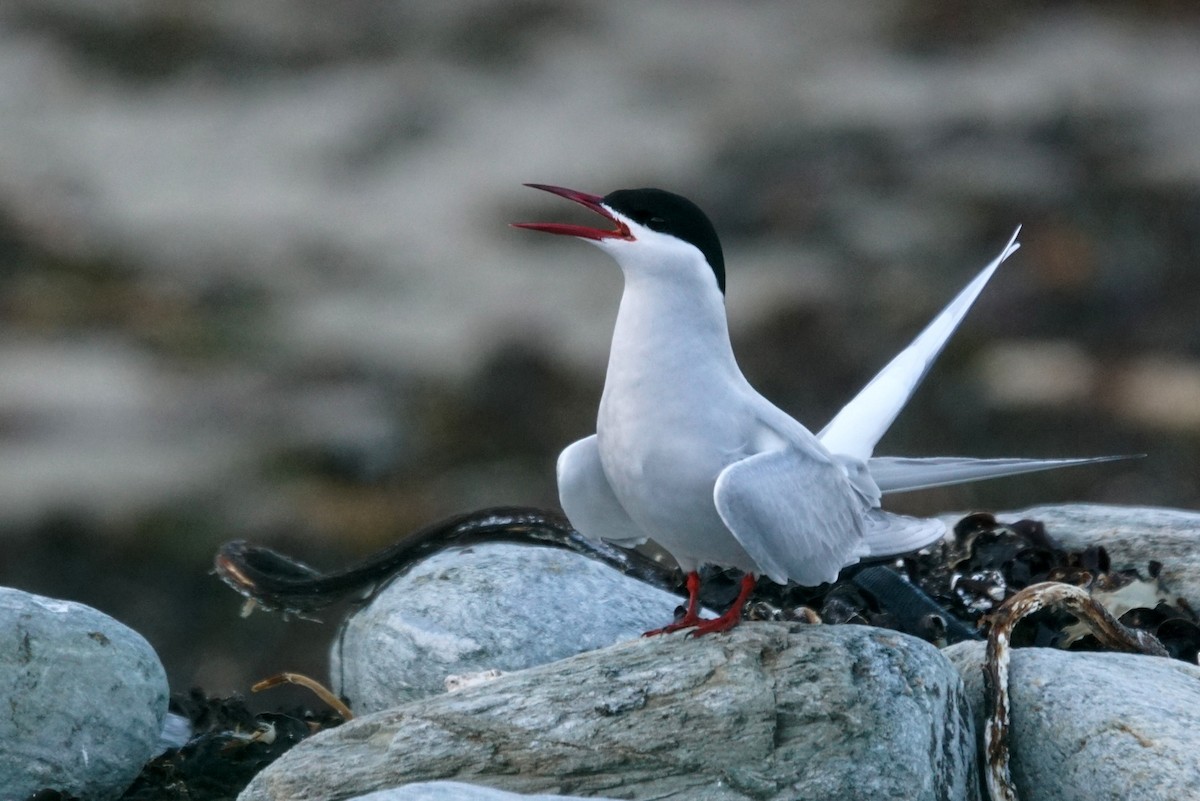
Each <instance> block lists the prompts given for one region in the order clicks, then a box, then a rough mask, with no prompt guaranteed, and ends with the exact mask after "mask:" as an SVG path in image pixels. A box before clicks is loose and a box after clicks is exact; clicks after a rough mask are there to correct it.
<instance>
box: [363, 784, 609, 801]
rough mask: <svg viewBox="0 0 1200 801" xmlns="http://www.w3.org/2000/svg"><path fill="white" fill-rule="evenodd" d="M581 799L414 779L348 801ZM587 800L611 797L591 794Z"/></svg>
mask: <svg viewBox="0 0 1200 801" xmlns="http://www.w3.org/2000/svg"><path fill="white" fill-rule="evenodd" d="M576 799H579V801H583V796H578V795H569V796H568V795H522V794H521V793H509V792H505V791H504V790H495V789H493V788H491V787H480V786H479V785H478V784H464V783H463V782H417V783H416V784H406V785H404V786H403V787H393V788H392V789H390V790H378V791H376V792H374V793H367V794H366V795H360V796H358V797H357V798H354V799H351V801H576ZM587 801H611V800H610V799H605V798H599V797H597V796H591V797H590V798H589V799H587Z"/></svg>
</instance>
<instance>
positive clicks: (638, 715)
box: [239, 623, 978, 801]
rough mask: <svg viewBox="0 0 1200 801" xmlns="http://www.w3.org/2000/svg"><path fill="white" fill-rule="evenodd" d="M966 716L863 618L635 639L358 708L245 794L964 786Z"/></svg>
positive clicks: (949, 684) (951, 689) (874, 793)
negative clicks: (416, 786) (447, 787)
mask: <svg viewBox="0 0 1200 801" xmlns="http://www.w3.org/2000/svg"><path fill="white" fill-rule="evenodd" d="M974 741H975V732H974V726H973V722H972V720H971V718H970V712H969V709H968V707H967V706H966V703H965V697H964V695H963V692H962V689H961V685H960V679H959V677H958V674H957V672H956V671H955V670H954V668H953V667H952V666H951V665H950V664H948V663H947V662H946V660H945V658H944V657H943V656H942V655H941V654H940V653H939V652H938V651H937V650H936V649H935V648H933V647H932V646H930V645H928V644H926V643H924V642H921V641H919V640H916V639H913V638H911V637H907V636H905V635H902V634H896V633H893V632H889V631H885V630H882V629H875V628H869V627H860V626H839V627H832V626H829V627H824V626H814V627H805V626H795V627H792V628H789V627H788V626H787V625H784V624H779V623H753V624H746V625H743V626H741V627H739V628H737V629H735V630H734V631H733V632H731V633H730V634H729V635H728V636H724V635H723V636H711V637H705V638H701V639H690V638H686V637H684V636H680V635H673V636H669V637H662V638H652V639H638V640H633V641H629V642H625V643H621V644H619V645H616V646H613V647H611V648H607V649H603V650H600V651H593V652H590V653H586V654H581V655H579V656H576V657H572V658H570V659H566V660H562V661H559V662H556V663H553V664H550V665H543V666H540V667H537V668H531V669H529V670H525V671H521V672H518V673H512V674H508V675H505V676H501V677H500V678H497V679H495V680H494V681H490V682H486V683H483V684H480V685H476V686H473V687H469V688H467V689H464V690H461V691H459V692H454V693H447V694H443V695H439V696H434V697H430V698H425V699H422V700H420V701H415V702H412V703H409V704H406V705H404V706H401V707H397V708H395V709H391V710H386V711H384V712H380V713H376V714H372V715H367V716H365V717H361V718H357V719H355V720H353V721H351V722H349V723H347V724H345V725H344V726H341V727H339V728H337V729H333V730H331V731H328V732H325V733H322V734H319V735H316V736H315V737H313V738H311V739H309V740H307V741H305V742H304V743H301V744H300V745H298V746H297V747H296V748H294V749H292V750H291V751H290V752H288V753H287V754H286V755H284V756H283V757H282V758H281V759H280V760H278V761H277V762H275V763H274V764H273V765H271V766H270V767H268V768H267V769H266V770H264V771H263V772H262V773H260V774H259V775H258V776H257V777H256V778H255V779H254V781H252V782H251V783H250V785H249V786H248V787H247V788H246V790H245V791H244V792H243V793H242V795H241V796H239V798H240V801H268V799H272V800H274V801H281V800H282V799H288V800H289V801H305V800H306V799H345V798H352V797H354V796H355V795H358V794H362V793H365V792H369V791H372V790H376V789H380V788H387V787H393V786H395V785H396V784H397V783H399V782H404V781H409V782H411V781H423V780H432V779H464V780H469V781H472V782H480V783H486V784H488V785H490V786H494V787H498V788H501V789H506V790H513V791H518V792H560V793H575V794H581V795H619V796H621V797H623V798H638V799H640V798H664V797H673V798H689V799H697V800H698V801H734V800H735V799H736V800H737V801H745V800H748V799H780V801H782V799H795V798H838V799H887V798H903V799H906V801H919V800H921V799H948V800H952V799H968V798H970V799H974V798H975V797H976V793H977V783H978V777H977V774H976V766H975V756H974Z"/></svg>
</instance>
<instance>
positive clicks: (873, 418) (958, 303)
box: [817, 228, 1021, 460]
mask: <svg viewBox="0 0 1200 801" xmlns="http://www.w3.org/2000/svg"><path fill="white" fill-rule="evenodd" d="M1020 232H1021V229H1020V228H1017V230H1016V231H1014V232H1013V235H1012V239H1010V240H1009V241H1008V244H1007V245H1005V246H1004V250H1003V251H1001V253H1000V255H999V256H997V257H996V258H995V259H994V260H993V261H992V263H991V264H989V265H988V266H987V267H985V268H984V269H983V271H982V272H981V273H979V275H977V276H976V277H975V280H973V281H971V283H969V284H967V286H966V288H965V289H963V290H962V291H961V292H959V293H958V295H957V296H956V297H955V298H954V300H952V301H950V304H949V305H948V306H946V308H944V309H943V310H942V311H941V313H940V314H938V316H937V317H935V318H933V322H931V323H930V324H929V325H928V326H926V327H925V330H924V331H922V332H921V333H920V334H918V335H917V338H916V339H914V340H913V341H912V344H910V345H909V346H908V347H907V348H905V349H904V350H902V351H900V353H899V354H898V355H897V356H896V357H895V358H894V359H892V360H891V361H890V362H888V365H887V366H886V367H884V368H883V369H882V370H881V371H880V372H879V374H878V375H877V376H875V377H874V378H872V379H871V381H870V383H868V384H867V385H866V386H865V387H864V388H863V389H862V391H861V392H859V393H858V394H857V395H856V396H855V397H854V399H853V400H851V401H850V402H849V403H847V404H846V405H845V406H844V407H843V408H842V410H841V411H840V412H838V413H837V416H835V417H834V418H833V420H831V421H830V423H829V425H827V426H825V428H823V429H822V430H821V433H819V434H818V435H817V438H818V439H820V440H821V444H823V445H824V446H825V447H826V448H828V449H829V450H830V452H831V453H839V454H846V455H847V456H854V457H856V458H858V459H863V460H866V459H868V458H870V456H871V453H872V452H873V451H874V450H875V444H876V443H877V442H879V440H880V438H881V437H883V435H884V433H885V432H886V431H887V430H888V427H889V426H891V424H892V421H893V420H895V419H896V415H898V414H900V410H901V409H903V408H904V405H905V404H906V403H908V399H909V398H910V397H912V394H913V392H914V391H915V390H916V388H917V386H918V385H920V383H921V379H922V378H924V377H925V374H926V373H927V372H929V368H930V367H931V366H932V365H933V362H934V359H936V358H937V356H938V354H939V353H941V352H942V348H943V347H945V345H946V341H947V340H949V339H950V335H951V334H953V333H954V329H956V328H958V324H959V323H960V322H962V319H963V317H965V316H966V314H967V311H968V310H969V309H970V308H971V304H972V303H974V302H975V298H977V297H979V293H980V292H982V291H983V287H984V285H986V284H987V282H988V279H989V278H991V277H992V273H994V272H996V268H997V267H999V266H1000V265H1001V264H1002V263H1003V262H1004V260H1005V259H1007V258H1008V257H1009V256H1011V255H1012V254H1013V253H1015V252H1016V251H1017V248H1019V247H1020V245H1018V244H1017V234H1019V233H1020Z"/></svg>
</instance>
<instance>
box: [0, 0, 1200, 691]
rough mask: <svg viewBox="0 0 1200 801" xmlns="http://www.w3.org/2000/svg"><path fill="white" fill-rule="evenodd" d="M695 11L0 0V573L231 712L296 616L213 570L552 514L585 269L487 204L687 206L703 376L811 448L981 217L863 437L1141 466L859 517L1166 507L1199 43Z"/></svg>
mask: <svg viewBox="0 0 1200 801" xmlns="http://www.w3.org/2000/svg"><path fill="white" fill-rule="evenodd" d="M694 9H695V7H694V6H693V5H692V4H689V3H658V4H653V5H652V6H647V5H645V4H635V3H605V4H595V3H583V2H546V1H545V0H526V1H525V2H517V3H507V2H495V1H492V0H471V1H470V2H463V3H454V4H416V3H376V2H367V0H347V1H346V2H340V3H337V4H328V3H321V2H302V1H300V0H287V1H285V0H273V1H272V2H261V3H253V4H248V3H243V2H238V0H224V1H223V2H213V3H206V4H193V3H161V2H138V0H130V1H129V2H123V3H114V4H100V5H97V4H93V3H87V2H81V1H80V0H11V2H8V3H5V4H4V5H3V7H2V8H0V70H2V72H3V74H4V76H5V79H4V81H3V82H0V265H2V267H3V269H4V281H3V282H2V284H0V311H2V314H0V540H2V544H3V547H4V556H3V558H2V559H0V585H2V586H11V587H17V588H20V589H24V590H28V591H32V592H36V593H39V594H43V595H47V596H50V597H54V598H63V599H71V600H76V601H80V602H83V603H87V604H89V605H91V606H93V607H96V608H97V609H100V610H102V611H104V612H106V613H108V614H111V615H112V616H114V617H115V618H117V619H119V620H121V621H122V622H124V623H126V624H127V625H129V626H130V627H131V628H133V629H134V630H136V631H137V632H139V633H141V634H142V635H143V636H144V637H145V638H146V639H147V640H149V641H150V642H151V643H152V644H153V645H154V647H155V649H156V650H157V651H158V653H159V655H160V656H161V658H162V661H163V663H164V665H165V667H166V672H167V676H168V678H169V681H170V686H171V687H172V688H173V689H177V690H181V691H182V690H185V689H186V688H188V687H190V686H193V685H199V686H202V687H204V688H206V689H207V690H209V691H211V692H214V693H227V692H245V691H246V688H247V687H248V686H249V684H250V683H252V682H253V681H255V680H257V679H259V678H262V677H263V676H265V675H269V674H271V673H274V672H277V671H278V670H281V669H293V670H301V671H306V672H312V673H316V674H320V673H321V672H322V671H323V670H324V669H325V666H324V663H325V659H326V648H325V643H326V642H328V640H329V639H330V638H331V637H332V635H333V631H332V627H331V626H330V625H329V624H326V625H324V626H321V625H319V624H314V623H307V622H294V623H290V624H286V625H285V624H283V623H281V622H280V621H279V620H278V619H274V618H268V617H264V616H254V617H251V618H249V619H247V620H239V619H238V618H237V617H236V613H237V600H236V598H235V597H233V596H232V595H231V594H230V593H228V591H227V590H225V589H224V588H222V587H221V586H220V585H219V583H218V582H217V581H216V579H215V578H214V577H212V576H211V575H208V572H207V571H208V570H209V566H210V560H211V556H212V554H213V552H214V551H215V549H216V547H217V545H218V544H219V543H221V542H224V541H226V540H229V539H233V538H236V537H246V538H249V539H253V540H256V541H260V542H270V543H272V544H275V545H278V546H279V547H281V548H283V549H285V550H288V551H290V552H294V553H298V554H303V556H304V557H305V558H306V559H307V560H308V561H310V562H312V563H313V564H319V565H322V566H332V565H337V564H343V563H346V562H348V561H350V560H352V559H353V558H354V557H355V556H356V555H357V554H361V553H364V552H367V551H369V550H372V549H373V548H375V547H377V546H378V545H379V544H380V543H382V542H384V541H387V540H390V539H392V538H393V537H394V536H395V535H396V534H398V533H401V532H404V531H408V530H410V529H412V528H415V527H416V526H418V525H420V524H422V523H425V522H428V521H429V520H432V519H435V518H437V517H440V516H443V515H445V514H449V513H452V512H457V511H462V510H467V509H472V508H478V507H482V506H486V505H490V504H496V503H524V504H532V505H552V504H553V503H554V502H555V499H554V487H553V461H554V458H555V456H556V455H557V452H558V450H559V449H561V447H562V446H563V445H565V444H566V443H568V442H570V441H572V440H573V439H574V438H577V437H579V436H581V435H583V434H585V433H587V432H588V431H589V430H590V428H591V425H592V416H593V415H594V408H595V403H596V400H597V398H598V393H599V387H600V381H601V377H602V370H603V364H604V352H605V349H606V347H607V335H608V326H609V325H610V324H611V319H612V315H613V314H614V312H615V304H616V299H617V297H618V295H619V291H620V285H619V277H618V275H617V274H616V271H615V270H613V269H612V268H611V265H610V264H608V263H607V262H606V261H605V260H604V259H603V257H602V256H601V255H600V254H597V253H593V252H591V251H589V250H587V249H586V248H583V247H582V246H580V247H579V248H577V249H576V250H572V249H571V248H570V247H569V245H568V243H562V242H553V243H546V242H541V241H539V240H538V239H537V238H536V237H531V236H530V237H527V236H523V235H522V233H521V232H517V231H512V230H510V229H508V228H507V227H506V223H508V222H510V221H514V220H519V219H530V218H539V217H544V216H546V215H548V214H551V215H554V214H561V213H562V212H563V210H562V208H561V207H560V206H559V205H557V204H554V205H550V204H547V203H545V202H544V201H543V200H542V199H541V198H538V197H537V196H536V193H532V192H530V191H528V190H524V189H522V188H521V187H520V183H521V182H523V181H547V182H552V183H559V184H564V185H568V186H576V187H578V188H580V189H586V190H590V191H596V192H605V191H608V190H611V189H614V188H617V187H620V186H627V185H645V184H658V185H662V186H667V187H670V188H673V189H675V190H677V191H680V192H682V193H684V194H686V195H689V196H690V197H693V198H694V199H696V200H697V201H698V202H699V203H700V204H701V205H703V206H704V207H705V208H706V209H707V210H708V211H709V212H710V213H711V216H712V217H713V218H714V219H715V220H716V221H717V224H718V227H719V228H720V230H721V231H722V234H723V236H724V242H725V247H726V256H727V261H728V263H729V268H730V272H729V306H730V314H731V318H732V319H733V321H734V330H735V334H736V342H735V347H736V348H737V351H738V354H739V357H740V360H741V362H742V364H743V367H744V369H745V372H746V373H747V375H748V376H749V377H750V379H751V380H752V381H753V382H755V383H756V385H758V386H759V387H760V388H761V389H762V390H763V391H764V392H765V393H766V394H767V395H768V396H769V397H771V398H772V399H774V400H776V401H777V402H779V403H780V404H781V405H783V406H784V408H786V409H788V410H789V411H791V412H793V413H794V414H795V415H796V416H797V417H798V418H799V419H801V420H803V421H805V422H807V423H810V424H811V425H812V426H813V427H818V426H820V425H821V424H823V423H824V422H825V420H826V419H827V418H828V416H829V415H830V414H831V413H832V412H833V411H834V410H835V409H837V408H838V407H839V405H840V404H841V402H843V401H844V400H845V399H846V398H848V397H850V396H851V394H852V393H853V392H854V391H855V390H856V389H857V388H858V386H859V385H860V384H861V383H862V382H863V381H865V380H866V379H867V378H868V377H870V376H871V375H872V374H874V372H875V370H876V369H877V368H878V367H879V366H880V364H881V363H882V362H883V361H884V360H886V358H887V357H888V356H889V355H890V354H891V353H892V352H893V351H894V350H895V348H894V347H893V345H894V343H895V342H896V341H903V340H906V339H907V338H908V337H909V336H910V335H911V334H912V333H913V332H915V330H917V329H918V328H919V327H920V325H922V324H923V323H924V321H925V320H926V319H927V318H928V317H929V315H930V313H931V312H932V311H934V310H936V309H937V308H939V307H940V306H941V305H942V303H943V302H944V301H945V299H947V298H948V297H950V296H951V295H952V294H953V293H954V292H955V291H956V290H957V289H958V288H959V287H960V286H961V285H962V284H963V283H964V282H965V281H966V280H967V279H968V278H969V277H970V276H972V275H974V272H975V270H977V269H978V268H979V267H980V266H982V265H983V264H984V263H986V261H987V260H988V259H990V258H991V256H992V255H994V252H995V250H996V249H997V248H998V247H999V246H1000V245H1001V244H1002V243H1003V241H1004V240H1005V238H1006V237H1007V235H1008V234H1009V233H1010V232H1011V230H1012V229H1013V228H1014V227H1015V226H1016V225H1017V224H1018V223H1020V224H1023V225H1024V226H1025V227H1024V229H1023V230H1024V233H1023V235H1022V241H1023V243H1024V246H1023V248H1022V250H1021V252H1020V254H1019V256H1018V257H1016V258H1014V260H1013V261H1012V263H1011V264H1009V265H1006V266H1005V268H1004V270H1003V272H1002V273H1001V274H1000V275H998V276H997V279H996V281H995V282H994V285H993V286H991V287H989V289H988V290H987V292H986V293H985V295H984V297H983V298H981V300H980V302H979V304H978V308H977V309H975V310H974V311H973V312H972V314H971V316H970V317H969V318H968V320H967V322H966V324H965V325H964V327H963V329H962V331H961V332H960V333H959V334H958V335H957V336H956V337H955V339H954V340H953V342H952V343H951V346H950V348H949V350H948V351H947V353H946V354H945V356H944V357H943V358H942V359H941V360H940V361H939V364H938V366H937V368H936V373H935V374H933V375H932V376H931V380H930V381H929V382H928V384H927V386H926V387H925V388H924V389H923V390H922V391H921V393H920V394H919V395H918V396H917V397H916V398H915V399H914V402H913V403H912V405H911V407H910V408H909V409H907V410H906V411H905V413H904V415H903V416H902V417H901V419H900V420H899V421H898V423H897V425H896V427H895V429H894V430H893V432H891V433H890V434H889V436H888V438H887V439H886V440H885V442H884V447H885V449H886V450H887V451H888V452H891V453H903V454H911V455H923V454H940V453H962V454H970V455H980V456H986V455H1022V456H1050V455H1091V454H1103V453H1146V454H1149V456H1148V458H1146V459H1144V460H1140V461H1137V462H1129V463H1122V464H1119V465H1114V466H1101V467H1099V468H1095V469H1087V470H1078V471H1063V472H1061V473H1055V474H1047V475H1038V476H1032V477H1026V478H1017V479H1012V480H1006V481H1002V482H994V483H991V484H981V485H975V486H972V487H964V488H951V489H947V490H942V491H937V492H929V493H922V494H918V495H913V496H911V497H903V498H898V499H896V503H895V504H893V508H895V509H897V510H901V511H908V512H913V513H922V514H932V513H939V512H943V511H945V510H948V509H969V508H1013V507H1020V506H1026V505H1029V504H1031V503H1035V502H1046V501H1059V500H1080V501H1102V502H1120V503H1133V504H1139V505H1168V506H1177V507H1185V508H1188V507H1191V508H1195V507H1197V505H1198V504H1200V485H1197V482H1196V479H1195V476H1196V475H1197V467H1198V465H1197V461H1198V459H1197V455H1198V453H1200V451H1198V450H1197V437H1198V434H1200V361H1198V360H1197V359H1198V355H1200V324H1197V320H1196V315H1195V308H1196V299H1197V298H1198V297H1200V272H1198V271H1197V270H1196V269H1195V266H1196V258H1197V254H1198V253H1200V142H1197V140H1196V138H1195V136H1194V132H1195V131H1196V130H1198V129H1200V51H1197V49H1196V48H1195V46H1194V45H1195V41H1196V36H1197V34H1198V33H1200V31H1198V28H1200V15H1197V14H1196V12H1195V11H1193V10H1192V9H1190V8H1189V7H1187V5H1186V4H1175V3H1151V4H1140V5H1139V6H1138V7H1137V9H1131V8H1128V7H1126V6H1125V5H1123V4H1115V3H1112V4H1108V3H1101V4H1083V3H1070V2H1063V3H1055V4H1050V5H1049V6H1046V5H1044V4H1029V3H1023V2H1010V3H1003V4H989V5H988V7H987V9H986V10H984V9H975V10H963V9H959V8H957V6H952V5H951V4H946V3H939V2H935V1H934V0H915V1H914V0H909V1H908V2H885V3H874V2H871V3H868V2H849V3H840V4H837V7H836V8H834V7H832V6H831V5H830V4H796V3H789V2H760V3H755V4H754V6H753V9H752V10H750V9H747V8H746V7H745V6H743V5H742V4H735V3H715V2H714V3H705V4H703V8H702V13H701V11H697V10H694ZM337 617H338V615H337V613H336V612H331V614H330V615H329V619H330V620H336V619H337ZM275 700H276V699H275V698H272V699H271V701H270V702H269V704H270V705H273V704H274V703H275Z"/></svg>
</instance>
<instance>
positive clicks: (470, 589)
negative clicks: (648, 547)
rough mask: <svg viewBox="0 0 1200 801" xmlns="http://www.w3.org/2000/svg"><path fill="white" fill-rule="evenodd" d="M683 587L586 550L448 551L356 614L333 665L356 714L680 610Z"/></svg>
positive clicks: (606, 641)
mask: <svg viewBox="0 0 1200 801" xmlns="http://www.w3.org/2000/svg"><path fill="white" fill-rule="evenodd" d="M681 602H682V599H681V598H680V597H678V596H676V595H672V594H670V593H667V592H663V591H661V590H657V589H655V588H654V587H651V586H649V585H647V584H645V583H643V582H641V581H636V580H634V579H631V578H627V577H626V576H624V575H623V574H621V573H619V572H617V571H615V570H612V569H611V568H608V567H607V566H605V565H603V564H601V563H599V562H597V561H595V560H593V559H588V558H587V557H584V556H580V555H579V554H575V553H571V552H569V551H563V550H559V549H557V548H538V547H526V546H520V545H511V544H495V545H486V546H477V547H475V548H471V549H467V550H453V551H445V552H442V553H440V554H436V555H434V556H432V557H430V558H429V559H427V560H425V561H423V562H421V563H420V564H418V565H416V566H415V567H414V568H413V569H412V570H411V571H410V572H409V573H407V574H406V575H404V576H401V577H399V578H398V579H396V580H395V581H394V582H392V583H391V584H390V585H389V586H388V587H386V588H385V589H384V590H383V591H382V592H381V593H380V594H379V595H378V596H377V597H376V598H375V599H374V600H372V602H371V603H370V605H368V606H367V607H365V608H363V609H362V610H360V611H359V612H357V613H356V614H354V615H353V616H352V617H350V618H349V619H348V620H347V621H346V623H345V624H344V625H343V627H342V631H341V634H340V636H339V637H338V638H337V639H336V640H335V641H334V644H333V649H332V655H331V661H332V667H331V671H330V672H331V675H332V677H333V684H334V688H335V690H336V691H337V692H339V693H340V694H342V695H344V696H345V697H347V698H349V699H350V704H351V707H352V708H353V709H354V711H355V712H356V713H358V714H362V713H364V712H375V711H378V710H381V709H387V708H389V707H393V706H396V705H397V704H400V703H403V702H405V701H410V700H414V699H416V698H420V697H424V696H426V695H431V694H433V693H440V692H443V691H444V690H445V689H446V679H447V677H448V676H450V675H455V674H464V673H468V674H469V673H481V672H484V671H489V670H501V671H512V670H521V669H524V668H528V667H533V666H534V665H541V664H545V663H547V662H553V661H555V660H558V659H563V658H565V657H568V656H574V655H575V654H578V653H582V652H584V651H593V650H595V649H597V648H603V647H605V646H608V645H612V644H613V643H616V642H620V641H622V640H629V639H633V638H635V637H638V636H640V635H641V633H642V632H644V631H647V630H649V629H652V628H657V627H658V626H662V625H665V624H667V623H669V622H670V621H671V620H672V616H673V613H674V610H675V607H676V606H678V605H679V604H680V603H681Z"/></svg>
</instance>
